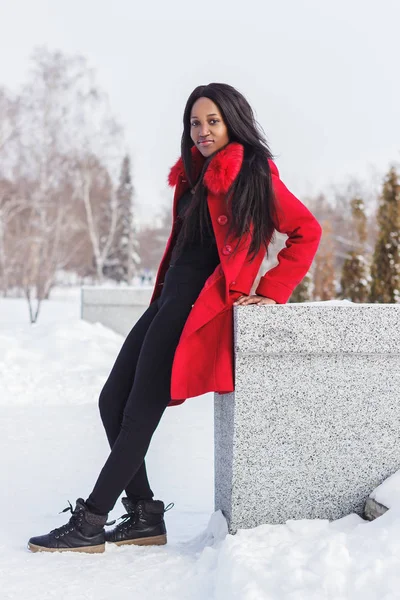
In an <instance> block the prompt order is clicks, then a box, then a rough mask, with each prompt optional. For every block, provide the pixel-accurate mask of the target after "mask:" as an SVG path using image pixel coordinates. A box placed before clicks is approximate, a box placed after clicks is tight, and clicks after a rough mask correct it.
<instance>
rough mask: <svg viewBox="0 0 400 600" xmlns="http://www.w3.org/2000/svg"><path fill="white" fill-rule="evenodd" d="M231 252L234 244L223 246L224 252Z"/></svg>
mask: <svg viewBox="0 0 400 600" xmlns="http://www.w3.org/2000/svg"><path fill="white" fill-rule="evenodd" d="M231 252H232V246H230V245H229V244H226V246H224V247H223V248H222V254H230V253H231Z"/></svg>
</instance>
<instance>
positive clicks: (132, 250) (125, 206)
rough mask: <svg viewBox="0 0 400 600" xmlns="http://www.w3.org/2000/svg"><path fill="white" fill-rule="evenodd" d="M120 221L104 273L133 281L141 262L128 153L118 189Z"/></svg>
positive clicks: (122, 167)
mask: <svg viewBox="0 0 400 600" xmlns="http://www.w3.org/2000/svg"><path fill="white" fill-rule="evenodd" d="M116 194H117V203H118V221H117V227H116V232H115V237H114V243H113V246H112V250H111V252H110V255H109V256H108V258H107V262H106V264H105V267H104V274H105V275H106V276H107V277H110V278H111V279H115V280H116V281H118V282H121V281H125V282H126V283H131V281H132V278H133V275H134V271H135V267H136V265H137V264H138V263H139V262H140V259H139V257H138V254H137V245H138V244H137V240H136V239H135V238H136V236H135V230H134V223H133V206H132V196H133V186H132V177H131V162H130V158H129V156H128V155H126V156H125V157H124V159H123V161H122V165H121V173H120V178H119V186H118V189H117V192H116Z"/></svg>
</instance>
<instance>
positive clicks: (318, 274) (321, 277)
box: [313, 220, 336, 301]
mask: <svg viewBox="0 0 400 600" xmlns="http://www.w3.org/2000/svg"><path fill="white" fill-rule="evenodd" d="M321 227H322V238H321V243H320V246H319V248H318V251H317V254H316V256H315V262H314V292H313V296H314V297H313V299H314V300H317V301H321V300H333V299H334V298H335V296H336V280H335V252H334V241H333V235H332V225H331V223H330V221H328V220H324V221H322V223H321Z"/></svg>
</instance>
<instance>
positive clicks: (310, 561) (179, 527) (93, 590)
mask: <svg viewBox="0 0 400 600" xmlns="http://www.w3.org/2000/svg"><path fill="white" fill-rule="evenodd" d="M79 314H80V307H79V290H72V291H71V292H69V293H66V292H64V291H61V290H55V293H54V294H53V296H52V299H51V300H50V301H47V302H45V303H44V304H43V306H42V313H41V315H40V317H39V322H38V324H37V325H34V326H31V325H30V324H29V322H28V309H27V305H26V302H25V301H24V300H22V299H21V300H12V299H1V300H0V382H1V388H0V389H1V395H0V405H1V413H2V419H1V425H0V427H1V435H0V456H1V463H0V474H1V481H2V486H1V487H2V493H1V496H0V503H1V504H0V509H1V525H0V528H1V538H0V600H28V599H29V600H39V599H40V600H53V599H56V598H57V599H61V600H72V599H73V600H81V599H82V600H111V599H113V600H128V599H129V600H136V599H141V600H161V599H162V600H164V599H171V600H239V599H240V600H325V599H326V600H396V599H398V598H400V502H399V501H398V500H397V498H399V497H400V494H399V480H398V478H397V477H396V476H394V477H393V478H391V479H390V480H388V481H387V482H386V484H384V485H383V486H382V488H381V491H379V490H378V491H377V493H376V498H377V500H379V501H381V502H383V503H385V504H386V505H387V506H391V510H389V511H388V512H387V513H386V514H385V515H384V516H383V517H381V518H380V519H378V520H376V521H374V522H372V523H366V522H364V521H363V520H361V519H360V518H359V517H358V516H356V515H349V516H348V517H346V518H345V519H342V520H340V521H336V522H333V523H329V522H327V521H323V520H314V521H291V522H288V523H287V524H286V525H279V526H278V525H274V526H268V525H263V526H260V527H257V528H255V529H252V530H241V531H239V532H238V533H237V534H236V535H235V536H231V535H227V534H226V523H225V520H224V518H223V516H222V515H221V513H220V512H217V513H213V468H214V465H213V404H212V402H213V397H212V394H207V395H206V396H203V397H200V398H196V399H189V400H188V401H187V402H186V403H185V404H183V405H182V406H177V407H170V408H168V409H167V411H166V413H165V414H164V417H163V419H162V422H161V424H160V426H159V428H158V429H157V431H156V433H155V435H154V437H153V441H152V444H151V447H150V450H149V453H148V457H147V462H148V472H149V477H150V481H151V485H152V488H153V490H154V492H155V497H156V498H159V499H162V500H164V502H165V503H166V504H168V503H169V502H174V503H175V507H174V508H173V509H172V510H171V511H169V512H167V513H166V515H165V519H166V524H167V529H168V544H167V545H166V546H163V547H154V548H152V547H134V546H131V547H127V546H126V547H113V546H111V545H107V547H106V552H105V553H104V554H99V555H89V554H74V553H63V554H60V553H54V554H44V553H38V554H31V553H30V552H29V551H28V550H27V549H26V543H27V540H28V538H29V537H31V536H32V535H39V534H43V533H47V532H48V531H49V530H50V529H52V528H54V527H56V526H60V525H62V524H63V523H64V522H66V520H67V519H68V516H66V515H65V514H62V515H59V514H58V513H59V511H61V510H62V509H63V508H65V507H66V506H67V504H68V500H70V501H71V502H72V503H74V502H75V500H76V498H77V497H79V496H82V497H84V498H85V497H87V495H88V494H89V492H90V491H91V487H92V485H93V484H94V481H95V479H96V477H97V474H98V472H99V469H100V468H101V466H102V464H103V462H104V460H105V458H106V456H107V454H108V446H107V442H106V437H105V434H104V431H103V429H102V425H101V421H100V418H99V414H98V409H97V398H98V394H99V392H100V390H101V387H102V385H103V383H104V381H105V379H106V378H107V375H108V373H109V371H110V369H111V367H112V365H113V362H114V360H115V358H116V355H117V353H118V350H119V348H120V346H121V344H122V342H123V338H122V337H121V336H119V335H117V334H115V333H113V332H112V331H110V330H108V329H106V328H105V327H103V326H101V325H100V324H95V325H93V324H89V323H86V322H83V321H81V320H80V318H79ZM122 512H123V511H122V505H121V503H120V502H118V503H117V505H116V507H115V509H114V511H113V512H112V513H111V515H110V518H111V517H112V518H117V517H118V516H120V515H121V514H122ZM68 514H69V513H67V515H68Z"/></svg>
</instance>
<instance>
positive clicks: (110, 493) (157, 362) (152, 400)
mask: <svg viewBox="0 0 400 600" xmlns="http://www.w3.org/2000/svg"><path fill="white" fill-rule="evenodd" d="M197 287H198V288H199V289H201V286H200V285H199V284H198V286H197ZM186 288H187V286H186ZM189 288H190V286H189ZM189 288H187V289H189ZM178 289H179V288H178ZM199 289H197V294H198V292H199ZM192 294H196V288H194V289H193V291H192ZM192 300H193V298H191V297H188V295H186V298H177V297H176V296H172V297H167V298H166V299H164V302H163V303H161V306H160V307H159V310H158V312H157V314H156V315H155V317H154V319H153V320H152V322H151V324H150V326H149V328H148V330H147V333H146V335H145V338H144V341H143V344H142V347H141V350H140V355H139V358H138V361H137V366H136V372H135V377H134V381H133V385H132V389H131V391H130V393H129V397H128V400H127V402H126V405H125V409H124V411H123V417H122V423H121V427H120V431H119V434H118V437H117V439H116V440H115V442H114V444H113V447H112V450H111V453H110V455H109V457H108V459H107V461H106V463H105V465H104V467H103V469H102V471H101V473H100V475H99V477H98V480H97V482H96V485H95V487H94V489H93V491H92V493H91V494H90V496H89V498H88V500H87V504H88V506H89V507H90V510H93V511H94V512H97V513H99V514H107V513H108V512H109V511H110V510H111V509H112V508H113V507H114V504H115V502H116V500H117V499H118V497H119V495H120V494H121V492H122V491H123V490H124V489H126V488H127V486H128V484H129V482H130V481H131V480H132V478H133V477H134V476H135V474H136V473H137V472H138V470H139V468H140V467H141V465H142V463H143V459H144V456H145V454H146V452H147V449H148V447H149V444H150V441H151V438H152V435H153V433H154V431H155V429H156V427H157V425H158V423H159V421H160V419H161V416H162V414H163V412H164V410H165V409H166V407H167V405H168V403H169V402H170V399H171V396H170V386H171V372H172V364H173V358H174V354H175V350H176V347H177V345H178V342H179V338H180V335H181V332H182V329H183V327H184V324H185V322H186V320H187V317H188V315H189V313H190V310H191V306H192V304H191V301H192Z"/></svg>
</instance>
